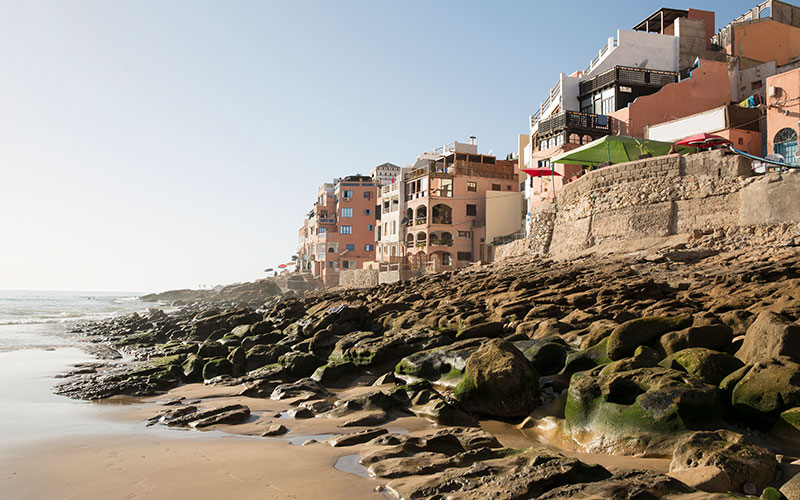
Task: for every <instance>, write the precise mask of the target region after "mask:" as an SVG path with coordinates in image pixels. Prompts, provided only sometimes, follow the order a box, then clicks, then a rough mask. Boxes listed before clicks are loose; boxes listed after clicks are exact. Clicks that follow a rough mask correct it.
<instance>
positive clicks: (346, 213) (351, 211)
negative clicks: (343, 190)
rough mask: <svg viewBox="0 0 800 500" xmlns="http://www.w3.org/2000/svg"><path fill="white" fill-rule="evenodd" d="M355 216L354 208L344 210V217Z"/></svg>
mask: <svg viewBox="0 0 800 500" xmlns="http://www.w3.org/2000/svg"><path fill="white" fill-rule="evenodd" d="M352 216H353V209H352V208H343V209H342V217H352Z"/></svg>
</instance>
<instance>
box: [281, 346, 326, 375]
mask: <svg viewBox="0 0 800 500" xmlns="http://www.w3.org/2000/svg"><path fill="white" fill-rule="evenodd" d="M278 363H280V364H281V366H283V369H284V372H285V373H287V374H289V375H291V376H293V377H309V376H311V374H313V373H314V371H315V370H316V369H317V368H319V367H320V366H322V365H323V364H324V361H323V360H321V359H319V358H318V357H316V356H314V355H313V354H311V353H308V352H289V353H286V354H284V355H282V356H281V357H280V358H278Z"/></svg>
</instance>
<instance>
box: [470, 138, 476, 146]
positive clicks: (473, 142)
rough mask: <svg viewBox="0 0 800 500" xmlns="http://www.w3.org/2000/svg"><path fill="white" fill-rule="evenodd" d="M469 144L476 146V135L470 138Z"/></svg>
mask: <svg viewBox="0 0 800 500" xmlns="http://www.w3.org/2000/svg"><path fill="white" fill-rule="evenodd" d="M469 143H470V144H472V145H473V146H474V145H475V136H474V135H471V136H469Z"/></svg>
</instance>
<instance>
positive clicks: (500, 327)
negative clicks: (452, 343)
mask: <svg viewBox="0 0 800 500" xmlns="http://www.w3.org/2000/svg"><path fill="white" fill-rule="evenodd" d="M504 333H505V329H504V323H503V322H501V321H487V322H483V323H478V324H476V325H473V326H468V327H467V328H465V329H463V330H461V331H460V332H458V333H457V334H456V338H457V339H458V340H464V339H475V338H480V337H488V338H495V337H500V336H502V335H503V334H504Z"/></svg>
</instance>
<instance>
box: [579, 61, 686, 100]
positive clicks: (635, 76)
mask: <svg viewBox="0 0 800 500" xmlns="http://www.w3.org/2000/svg"><path fill="white" fill-rule="evenodd" d="M677 81H678V73H676V72H674V71H658V70H653V69H643V68H632V67H629V66H616V67H615V68H613V69H610V70H608V71H606V72H604V73H601V74H599V75H597V76H596V77H594V78H592V79H590V80H586V81H584V82H581V84H580V95H581V96H584V95H587V94H591V93H592V92H594V91H596V90H599V89H602V88H604V87H607V86H609V85H611V84H613V83H615V82H616V83H617V84H620V85H631V86H634V87H656V88H661V87H663V86H664V85H667V84H669V83H675V82H677Z"/></svg>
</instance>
